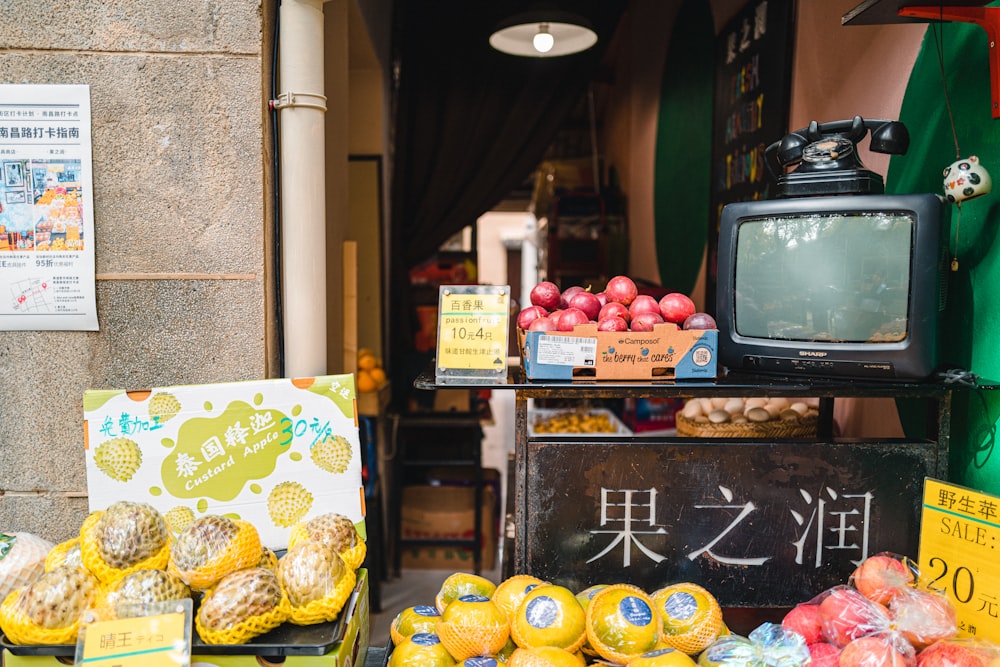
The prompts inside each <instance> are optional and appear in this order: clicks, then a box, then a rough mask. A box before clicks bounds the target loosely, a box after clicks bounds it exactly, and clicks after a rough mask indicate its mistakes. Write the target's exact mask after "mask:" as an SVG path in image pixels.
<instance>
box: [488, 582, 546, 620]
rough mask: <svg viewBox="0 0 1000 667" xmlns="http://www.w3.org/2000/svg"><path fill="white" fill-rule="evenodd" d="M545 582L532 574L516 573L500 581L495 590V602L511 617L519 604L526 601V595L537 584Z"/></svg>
mask: <svg viewBox="0 0 1000 667" xmlns="http://www.w3.org/2000/svg"><path fill="white" fill-rule="evenodd" d="M544 583H545V582H544V581H542V580H541V579H539V578H538V577H533V576H531V575H530V574H515V575H514V576H512V577H508V578H507V579H504V580H503V581H501V582H500V585H498V586H497V589H496V590H495V591H494V592H493V604H495V605H496V606H498V607H500V609H501V611H503V613H504V614H506V615H507V618H510V617H511V616H513V615H514V612H515V611H517V608H518V606H520V604H521V602H523V601H524V598H525V596H526V595H527V594H528V593H530V592H531V590H532V589H533V588H535V587H536V586H541V585H542V584H544Z"/></svg>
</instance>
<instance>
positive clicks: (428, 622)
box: [389, 605, 441, 646]
mask: <svg viewBox="0 0 1000 667" xmlns="http://www.w3.org/2000/svg"><path fill="white" fill-rule="evenodd" d="M440 620H441V612H439V611H438V610H437V607H432V606H430V605H415V606H413V607H407V608H406V609H404V610H403V611H401V612H399V613H398V614H396V617H395V618H393V619H392V623H391V624H390V625H389V637H390V638H391V639H392V643H393V646H399V645H400V644H402V643H403V640H404V639H406V638H407V637H410V636H412V635H415V634H417V633H421V632H424V633H427V632H429V633H436V632H437V624H438V621H440Z"/></svg>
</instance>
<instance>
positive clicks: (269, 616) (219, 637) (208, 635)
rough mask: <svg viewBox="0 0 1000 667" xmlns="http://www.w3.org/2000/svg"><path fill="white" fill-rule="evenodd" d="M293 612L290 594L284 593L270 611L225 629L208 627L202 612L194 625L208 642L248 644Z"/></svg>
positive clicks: (210, 592)
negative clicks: (203, 619)
mask: <svg viewBox="0 0 1000 667" xmlns="http://www.w3.org/2000/svg"><path fill="white" fill-rule="evenodd" d="M213 590H214V589H210V590H209V591H208V592H207V593H206V596H208V595H211V594H212V591H213ZM291 612H292V605H291V603H289V602H288V596H287V595H285V594H284V593H282V595H281V601H280V602H278V604H277V605H275V606H274V607H272V608H271V609H269V610H268V611H266V612H264V613H263V614H258V615H256V616H250V617H249V618H246V619H243V620H242V621H239V622H238V623H234V624H233V625H231V626H230V627H228V628H226V629H224V630H211V629H209V628H206V627H205V626H204V624H203V623H202V622H201V615H200V614H198V615H196V616H195V617H194V627H195V629H196V630H197V631H198V635H199V636H200V637H201V639H202V641H204V642H205V643H206V644H246V643H247V642H248V641H250V640H251V639H253V638H254V637H257V636H259V635H262V634H264V633H265V632H270V631H271V630H273V629H275V628H276V627H278V626H279V625H281V624H282V623H284V622H285V621H287V620H288V619H289V616H290V615H291Z"/></svg>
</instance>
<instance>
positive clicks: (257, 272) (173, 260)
mask: <svg viewBox="0 0 1000 667" xmlns="http://www.w3.org/2000/svg"><path fill="white" fill-rule="evenodd" d="M2 4H3V6H4V7H5V10H4V12H3V14H4V20H3V21H0V82H3V83H14V84H63V83H65V84H69V83H72V84H88V85H89V86H90V97H91V111H92V116H93V122H92V133H93V134H92V136H93V174H94V209H95V210H94V220H95V239H94V241H95V244H96V245H95V252H96V271H97V302H98V303H97V308H98V317H99V322H100V331H97V332H73V331H57V332H33V331H26V332H12V331H0V531H15V530H22V531H29V532H33V533H35V534H37V535H40V536H43V537H45V538H47V539H50V540H53V541H61V540H64V539H67V538H69V537H71V536H73V535H74V534H75V533H76V531H77V530H78V528H79V525H80V522H81V521H82V520H83V519H84V517H85V516H86V513H87V510H88V507H87V496H86V489H87V480H86V474H85V467H84V456H83V446H84V444H83V402H82V397H83V392H84V391H85V390H87V389H112V388H116V389H117V388H120V389H139V388H146V387H152V386H163V385H172V384H192V383H207V382H225V381H234V380H249V379H259V378H262V377H267V376H268V373H269V368H270V369H273V364H271V363H269V360H270V359H271V357H272V356H273V355H271V354H270V353H269V350H271V349H272V347H273V345H272V344H271V342H270V336H271V333H272V332H271V329H272V327H271V326H270V324H269V323H270V321H271V318H270V317H269V315H268V313H269V310H270V309H269V306H268V304H269V302H270V295H269V294H268V292H267V291H268V285H269V282H270V281H269V279H268V276H269V272H270V269H269V267H268V264H267V262H268V258H269V257H270V253H269V252H268V250H267V248H268V244H269V243H270V238H271V235H270V233H269V232H268V225H269V222H268V218H269V210H270V200H269V194H268V193H269V192H270V190H271V184H270V183H269V182H268V177H267V176H266V174H267V173H268V172H269V170H267V169H266V168H265V165H266V164H267V163H268V162H269V160H270V150H271V149H270V140H269V139H268V132H269V131H270V130H269V128H268V127H267V125H268V123H267V110H266V108H265V103H266V100H267V99H268V95H269V92H268V89H267V86H266V83H265V82H267V81H268V77H269V76H270V71H269V70H270V43H271V34H270V30H271V28H270V24H271V20H272V17H273V12H274V9H273V5H274V2H273V1H272V0H264V2H263V5H262V3H261V0H169V1H167V2H164V1H163V0H105V1H102V2H92V1H90V0H7V1H6V2H4V3H2Z"/></svg>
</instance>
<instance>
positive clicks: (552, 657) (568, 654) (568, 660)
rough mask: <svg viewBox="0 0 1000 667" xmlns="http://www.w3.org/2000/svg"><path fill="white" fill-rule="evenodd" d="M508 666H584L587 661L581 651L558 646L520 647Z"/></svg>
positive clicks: (511, 657)
mask: <svg viewBox="0 0 1000 667" xmlns="http://www.w3.org/2000/svg"><path fill="white" fill-rule="evenodd" d="M507 665H508V667H584V665H586V661H585V660H584V658H583V656H582V655H580V653H579V652H572V651H567V650H566V649H564V648H559V647H558V646H536V647H534V648H519V649H517V650H516V651H514V653H513V655H511V656H510V660H508V662H507Z"/></svg>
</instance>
